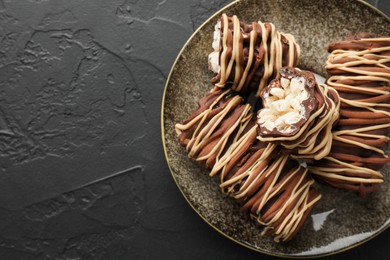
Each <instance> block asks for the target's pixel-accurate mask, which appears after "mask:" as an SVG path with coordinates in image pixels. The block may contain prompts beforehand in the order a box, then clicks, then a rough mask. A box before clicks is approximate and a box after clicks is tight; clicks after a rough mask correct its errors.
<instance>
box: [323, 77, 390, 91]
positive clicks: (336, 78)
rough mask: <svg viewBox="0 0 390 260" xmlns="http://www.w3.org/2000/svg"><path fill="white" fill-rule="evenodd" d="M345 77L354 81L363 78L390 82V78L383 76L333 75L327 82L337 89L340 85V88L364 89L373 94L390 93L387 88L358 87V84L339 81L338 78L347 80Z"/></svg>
mask: <svg viewBox="0 0 390 260" xmlns="http://www.w3.org/2000/svg"><path fill="white" fill-rule="evenodd" d="M345 79H351V80H354V81H362V80H370V81H379V82H381V81H383V82H388V83H390V80H389V79H386V78H382V77H372V76H340V75H333V76H331V77H330V78H329V79H328V81H327V84H328V85H329V86H332V87H334V88H335V89H338V87H340V88H346V89H350V90H353V91H356V92H361V91H364V92H370V93H372V94H383V95H387V94H389V91H386V90H378V89H373V88H369V87H357V86H351V85H346V84H342V83H338V82H337V81H338V80H345Z"/></svg>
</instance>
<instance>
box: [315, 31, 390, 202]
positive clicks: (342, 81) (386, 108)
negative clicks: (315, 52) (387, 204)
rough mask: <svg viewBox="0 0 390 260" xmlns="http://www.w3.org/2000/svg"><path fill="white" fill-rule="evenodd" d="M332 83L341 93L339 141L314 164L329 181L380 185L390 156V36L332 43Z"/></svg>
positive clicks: (367, 188)
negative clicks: (388, 150) (322, 158)
mask: <svg viewBox="0 0 390 260" xmlns="http://www.w3.org/2000/svg"><path fill="white" fill-rule="evenodd" d="M328 50H329V51H331V52H332V53H331V55H330V56H329V58H328V61H327V67H326V68H327V71H328V73H329V74H330V78H329V79H328V81H327V84H329V85H331V86H333V87H334V88H335V89H336V90H337V91H338V92H339V95H340V100H341V106H340V115H341V117H340V120H339V121H338V123H337V124H336V125H335V127H334V130H333V145H332V149H331V152H330V154H329V155H328V157H326V158H324V160H321V161H319V162H318V163H317V164H316V165H313V166H312V167H311V171H312V172H313V173H314V174H315V175H316V176H317V177H318V179H320V180H321V181H323V182H326V183H328V184H330V185H332V186H334V187H338V188H343V189H348V190H352V191H354V192H357V193H358V194H359V195H360V196H365V195H367V194H369V193H371V192H374V191H375V190H377V189H378V187H379V184H380V183H381V182H383V176H382V175H381V174H380V172H379V171H378V170H380V168H382V167H383V165H385V164H386V163H388V162H390V158H389V156H388V155H386V153H385V149H386V148H387V147H388V144H389V140H390V139H389V131H390V105H389V101H390V92H389V91H390V84H389V79H390V64H389V62H386V59H389V58H390V38H369V35H367V34H360V35H356V36H350V37H349V38H348V39H346V40H344V41H340V42H335V43H331V44H330V45H329V47H328Z"/></svg>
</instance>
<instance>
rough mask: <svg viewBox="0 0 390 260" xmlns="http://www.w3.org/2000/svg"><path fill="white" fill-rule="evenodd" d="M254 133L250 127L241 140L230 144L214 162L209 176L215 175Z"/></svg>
mask: <svg viewBox="0 0 390 260" xmlns="http://www.w3.org/2000/svg"><path fill="white" fill-rule="evenodd" d="M255 131H256V128H255V127H252V128H251V129H250V130H249V131H248V132H247V133H246V134H245V135H244V136H242V138H240V139H239V140H238V141H236V142H234V143H232V144H231V145H230V147H229V148H228V150H227V151H226V152H225V154H224V155H223V156H222V157H221V158H219V159H218V160H217V161H216V162H215V164H214V167H213V169H212V170H211V171H210V176H214V175H216V174H217V173H218V172H219V171H220V170H221V169H222V168H223V167H224V166H225V165H226V164H227V163H228V162H229V161H230V160H231V158H233V156H234V154H235V152H238V151H239V150H240V148H242V146H244V145H245V141H247V140H249V138H250V136H251V135H252V134H253V133H254V132H255ZM222 177H223V175H221V178H222Z"/></svg>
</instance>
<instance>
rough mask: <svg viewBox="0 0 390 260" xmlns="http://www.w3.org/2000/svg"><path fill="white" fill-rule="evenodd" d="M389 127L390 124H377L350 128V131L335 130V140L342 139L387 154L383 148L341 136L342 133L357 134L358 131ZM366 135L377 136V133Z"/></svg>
mask: <svg viewBox="0 0 390 260" xmlns="http://www.w3.org/2000/svg"><path fill="white" fill-rule="evenodd" d="M388 127H390V124H382V125H375V126H370V127H365V128H357V129H353V130H348V131H346V130H344V131H335V132H333V140H337V141H341V142H344V143H348V144H352V145H356V146H359V147H362V148H364V149H368V150H371V151H375V152H377V153H379V154H381V155H385V152H384V151H383V150H382V149H380V148H377V147H375V146H370V145H366V144H364V143H361V142H356V141H353V140H350V139H346V138H342V137H340V135H357V133H359V132H365V131H371V130H378V129H386V128H388ZM362 129H363V130H362ZM364 136H368V137H374V138H375V137H376V136H377V135H370V134H366V135H364Z"/></svg>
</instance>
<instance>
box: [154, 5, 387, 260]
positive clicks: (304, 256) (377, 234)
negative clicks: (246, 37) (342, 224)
mask: <svg viewBox="0 0 390 260" xmlns="http://www.w3.org/2000/svg"><path fill="white" fill-rule="evenodd" d="M244 1H245V0H234V1H233V2H231V3H229V4H227V5H225V6H223V7H222V8H220V9H218V10H217V11H215V12H214V13H213V14H212V15H211V16H209V17H208V18H207V19H206V20H205V21H204V22H203V23H202V24H201V25H200V26H198V28H197V29H196V30H195V31H194V32H193V33H192V34H191V36H190V37H189V38H188V39H187V40H186V42H185V43H184V45H183V46H182V48H181V49H180V51H179V53H178V54H177V56H176V58H175V60H174V62H173V63H172V66H171V69H170V70H169V74H168V76H167V79H166V81H165V85H164V91H163V96H162V101H161V112H160V127H161V139H162V145H163V149H164V155H165V160H166V163H167V165H168V168H169V172H170V174H171V176H172V178H173V180H174V182H175V184H176V187H177V188H178V189H179V191H180V193H181V194H182V196H183V197H184V199H185V200H186V202H187V204H188V205H190V207H191V208H192V210H193V211H195V212H196V214H197V215H198V216H199V217H200V218H201V219H203V221H205V222H206V223H207V224H208V225H209V226H210V227H212V228H213V229H214V230H215V231H217V232H218V233H220V234H221V235H223V236H224V237H225V238H228V239H229V240H230V241H233V242H235V243H237V244H239V245H241V246H243V247H246V248H248V249H250V250H252V251H255V252H258V253H262V254H265V255H270V256H275V257H282V258H286V259H314V258H321V257H325V256H331V255H336V254H339V253H342V252H345V251H349V250H351V249H353V248H356V247H358V246H360V245H362V244H365V243H367V242H368V241H370V240H372V239H374V238H376V237H377V236H379V235H380V234H382V233H384V232H385V231H386V230H388V229H389V228H390V221H389V222H388V223H387V224H385V225H384V226H382V228H381V229H380V230H378V231H377V232H376V233H374V234H373V235H371V236H369V237H367V238H365V239H363V240H361V241H358V242H356V243H354V244H351V245H349V246H346V247H343V248H340V249H337V250H334V251H330V252H326V253H320V254H313V255H303V256H302V255H287V254H282V253H273V252H269V251H266V250H262V249H260V248H255V247H253V246H250V245H248V244H246V243H243V242H242V241H239V240H237V239H235V238H233V237H231V236H229V235H227V234H226V233H224V232H223V231H222V230H220V229H219V228H218V227H216V226H215V225H214V224H212V223H211V222H210V221H209V220H208V219H207V218H206V217H205V216H203V215H202V214H201V213H200V212H199V211H198V210H197V208H195V206H194V205H193V204H192V203H191V202H190V200H189V198H187V196H186V194H185V193H184V191H183V189H182V188H181V187H180V185H179V183H178V181H177V179H176V177H175V175H174V174H173V171H172V167H171V164H170V162H169V157H168V152H167V146H166V142H165V129H164V126H165V121H164V109H165V100H166V94H167V88H168V85H169V83H170V80H171V77H172V74H173V70H174V69H175V67H176V65H177V63H178V60H179V58H180V57H181V55H182V53H183V52H184V50H185V49H186V47H187V45H188V44H189V43H190V42H191V41H192V39H193V38H194V37H195V35H196V34H197V33H198V32H199V31H200V30H201V29H202V28H203V27H205V26H206V24H208V23H209V22H210V21H211V20H212V19H214V18H215V17H216V16H217V15H219V13H220V12H221V11H224V10H226V9H228V8H229V7H231V6H233V5H236V4H238V3H239V2H244ZM351 1H355V2H359V3H361V4H364V5H366V6H367V7H368V8H371V9H372V10H374V11H375V12H377V13H378V14H380V15H381V16H382V17H383V18H385V19H386V20H387V22H389V23H390V16H387V15H386V14H385V13H384V12H382V11H381V10H379V9H378V8H377V7H375V6H373V5H371V4H370V3H368V2H366V1H365V0H351Z"/></svg>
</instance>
